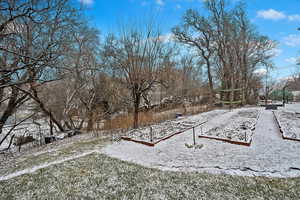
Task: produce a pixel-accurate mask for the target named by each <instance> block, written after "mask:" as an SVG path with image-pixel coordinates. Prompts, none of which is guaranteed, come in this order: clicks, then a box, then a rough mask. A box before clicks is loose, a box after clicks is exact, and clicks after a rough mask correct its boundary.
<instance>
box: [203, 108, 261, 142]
mask: <svg viewBox="0 0 300 200" xmlns="http://www.w3.org/2000/svg"><path fill="white" fill-rule="evenodd" d="M259 111H260V109H258V108H247V109H236V110H233V111H231V112H229V113H226V114H225V115H223V116H220V117H219V121H216V122H215V120H217V119H218V118H216V119H212V120H211V121H210V123H209V124H207V125H205V126H203V131H202V133H199V135H202V136H209V137H213V138H221V139H227V140H231V141H235V142H244V143H250V142H251V140H252V136H253V130H254V129H255V125H256V122H257V119H258V116H259Z"/></svg>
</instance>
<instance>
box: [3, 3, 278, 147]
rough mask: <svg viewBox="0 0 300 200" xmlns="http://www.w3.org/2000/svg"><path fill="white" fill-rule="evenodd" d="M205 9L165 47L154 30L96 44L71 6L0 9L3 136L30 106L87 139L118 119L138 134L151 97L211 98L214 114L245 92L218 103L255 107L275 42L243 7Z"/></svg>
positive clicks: (185, 19) (193, 13)
mask: <svg viewBox="0 0 300 200" xmlns="http://www.w3.org/2000/svg"><path fill="white" fill-rule="evenodd" d="M203 4H204V7H205V8H206V12H205V13H203V14H202V13H200V12H199V11H197V10H194V9H189V10H187V11H186V12H185V14H184V15H183V16H182V20H181V22H180V23H179V24H178V25H177V26H175V27H173V28H172V30H170V31H171V33H172V34H170V35H171V37H169V38H167V37H165V36H164V35H162V33H161V32H160V30H159V26H158V25H157V22H155V21H147V23H143V25H138V23H136V24H124V25H123V26H122V27H120V31H119V32H115V33H112V34H107V35H105V36H102V37H100V36H101V34H100V31H99V30H98V29H97V28H95V27H92V26H90V25H89V23H87V20H86V17H85V15H84V9H82V8H80V7H79V6H74V4H73V3H72V1H70V0H45V1H36V0H6V1H1V2H0V8H1V9H0V108H1V111H0V134H2V129H3V126H4V125H5V124H6V123H7V121H8V119H9V118H10V117H11V116H13V114H14V113H16V112H17V111H18V110H20V109H21V108H23V107H24V106H25V107H26V106H27V105H28V104H29V102H30V103H31V104H34V109H33V110H35V111H36V113H42V114H43V115H44V116H47V117H49V118H50V119H51V121H52V122H53V123H54V124H55V126H56V127H57V129H59V130H60V131H65V130H67V129H80V128H82V127H83V124H85V123H87V127H88V129H91V128H92V127H93V123H94V120H100V119H103V118H105V117H106V116H111V115H112V114H114V113H117V112H119V111H124V110H126V111H128V112H132V113H134V124H133V127H134V128H137V127H138V126H139V111H140V109H141V106H142V105H143V106H144V105H145V107H146V108H148V109H151V104H153V99H152V98H153V94H154V93H155V92H156V93H158V94H159V95H160V102H162V101H163V100H164V98H165V97H172V98H173V99H176V98H179V102H181V103H182V102H183V101H184V100H185V99H188V98H191V97H197V98H198V97H199V98H200V97H203V96H205V95H207V99H208V103H210V104H213V103H215V100H216V94H217V93H218V91H219V90H220V89H223V90H226V89H237V88H241V93H240V94H237V93H235V92H230V93H226V94H225V95H222V96H221V98H222V99H225V100H226V99H227V100H234V99H237V98H242V103H243V104H246V103H253V102H254V100H255V98H256V96H257V95H258V90H259V89H260V87H261V76H259V75H258V74H257V73H255V71H256V70H257V69H258V68H259V67H262V66H267V67H272V66H273V64H272V60H271V58H272V56H273V55H274V54H273V53H272V52H273V50H274V48H275V47H276V42H275V41H272V40H270V39H269V38H268V37H266V36H264V35H261V34H260V33H259V32H258V31H257V30H256V28H255V27H254V25H253V24H252V23H251V22H250V20H249V18H248V17H247V13H246V11H245V5H244V4H242V3H236V4H235V5H229V4H227V3H226V1H224V0H210V1H205V2H204V3H203ZM238 96H240V97H238ZM75 116H76V117H75ZM0 142H1V141H0ZM0 145H1V143H0Z"/></svg>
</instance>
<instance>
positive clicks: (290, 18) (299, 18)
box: [288, 15, 300, 21]
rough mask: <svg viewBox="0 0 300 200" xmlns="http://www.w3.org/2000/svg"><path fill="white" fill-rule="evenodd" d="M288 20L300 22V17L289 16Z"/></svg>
mask: <svg viewBox="0 0 300 200" xmlns="http://www.w3.org/2000/svg"><path fill="white" fill-rule="evenodd" d="M288 19H289V20H290V21H300V15H289V16H288Z"/></svg>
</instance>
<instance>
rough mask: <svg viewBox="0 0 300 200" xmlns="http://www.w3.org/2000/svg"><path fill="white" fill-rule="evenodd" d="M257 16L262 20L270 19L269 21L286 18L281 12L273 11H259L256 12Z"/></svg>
mask: <svg viewBox="0 0 300 200" xmlns="http://www.w3.org/2000/svg"><path fill="white" fill-rule="evenodd" d="M257 16H258V17H260V18H263V19H271V20H280V19H285V18H286V17H287V16H286V15H285V14H284V13H283V12H280V11H277V10H274V9H269V10H260V11H258V12H257Z"/></svg>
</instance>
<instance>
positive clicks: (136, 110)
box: [133, 93, 141, 128]
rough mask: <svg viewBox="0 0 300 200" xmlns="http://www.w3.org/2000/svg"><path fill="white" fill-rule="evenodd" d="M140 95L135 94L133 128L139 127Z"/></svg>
mask: <svg viewBox="0 0 300 200" xmlns="http://www.w3.org/2000/svg"><path fill="white" fill-rule="evenodd" d="M140 100H141V94H139V93H136V94H135V99H134V118H133V128H138V127H139V107H140Z"/></svg>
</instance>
